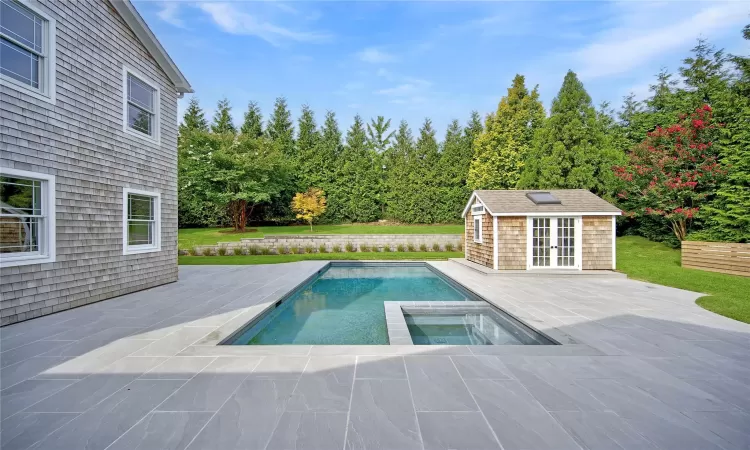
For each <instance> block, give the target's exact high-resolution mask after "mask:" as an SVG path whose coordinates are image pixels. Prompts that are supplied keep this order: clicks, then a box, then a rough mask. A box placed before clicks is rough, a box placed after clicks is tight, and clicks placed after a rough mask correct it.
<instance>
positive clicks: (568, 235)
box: [556, 217, 576, 267]
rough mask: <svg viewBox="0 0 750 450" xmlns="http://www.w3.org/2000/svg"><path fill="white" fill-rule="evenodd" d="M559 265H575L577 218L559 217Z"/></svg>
mask: <svg viewBox="0 0 750 450" xmlns="http://www.w3.org/2000/svg"><path fill="white" fill-rule="evenodd" d="M556 245H557V267H574V266H575V264H576V261H575V260H576V258H575V219H574V218H572V217H559V218H558V219H557V244H556Z"/></svg>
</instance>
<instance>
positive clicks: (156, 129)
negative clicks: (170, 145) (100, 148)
mask: <svg viewBox="0 0 750 450" xmlns="http://www.w3.org/2000/svg"><path fill="white" fill-rule="evenodd" d="M128 75H131V76H133V77H135V78H137V79H138V81H140V82H142V83H144V84H146V85H148V86H149V87H151V88H152V89H154V97H155V98H154V124H153V134H152V135H150V136H149V135H148V134H146V133H143V132H140V131H138V130H134V129H132V128H130V126H128ZM160 125H161V89H159V85H158V84H156V83H155V82H154V81H153V80H151V79H150V78H148V77H146V76H144V75H143V74H141V73H140V72H138V71H137V70H135V69H133V68H131V67H128V66H122V131H123V132H125V133H126V134H129V135H131V136H136V137H139V138H141V139H144V140H146V141H148V142H153V143H156V144H158V143H160V140H161V126H160Z"/></svg>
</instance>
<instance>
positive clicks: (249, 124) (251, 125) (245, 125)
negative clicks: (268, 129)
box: [240, 102, 263, 138]
mask: <svg viewBox="0 0 750 450" xmlns="http://www.w3.org/2000/svg"><path fill="white" fill-rule="evenodd" d="M240 133H242V134H244V135H245V136H249V137H253V138H259V137H261V136H263V115H262V114H261V112H260V107H259V106H258V104H257V103H255V102H250V104H249V105H247V112H245V120H244V122H242V127H240Z"/></svg>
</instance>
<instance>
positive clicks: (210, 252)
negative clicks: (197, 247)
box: [203, 248, 214, 256]
mask: <svg viewBox="0 0 750 450" xmlns="http://www.w3.org/2000/svg"><path fill="white" fill-rule="evenodd" d="M213 254H214V249H212V248H204V249H203V256H211V255H213Z"/></svg>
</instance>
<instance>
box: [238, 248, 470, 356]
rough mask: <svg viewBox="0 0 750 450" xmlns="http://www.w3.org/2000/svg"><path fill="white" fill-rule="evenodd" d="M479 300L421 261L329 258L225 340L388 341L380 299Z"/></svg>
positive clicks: (254, 342)
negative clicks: (314, 273)
mask: <svg viewBox="0 0 750 450" xmlns="http://www.w3.org/2000/svg"><path fill="white" fill-rule="evenodd" d="M466 300H472V301H476V300H481V299H480V298H478V297H477V296H475V295H474V294H472V293H471V292H469V291H468V290H466V289H463V288H461V286H459V285H458V284H456V283H454V282H453V281H451V280H449V279H447V278H445V277H443V276H442V275H440V274H438V273H437V272H435V271H433V270H432V269H431V268H430V267H429V266H427V265H426V264H424V263H382V264H378V263H358V264H356V263H354V264H352V263H332V264H331V265H329V266H328V268H327V269H325V270H324V271H323V272H321V273H320V274H319V275H318V276H317V277H315V278H314V279H312V280H310V281H309V282H308V283H306V284H304V285H302V286H301V287H299V288H297V289H296V290H295V291H293V292H292V293H291V295H290V296H288V297H287V298H286V299H283V300H282V301H280V302H278V303H277V304H276V307H275V308H274V309H273V310H271V311H269V312H267V313H266V314H264V315H263V316H261V317H260V318H258V319H257V320H255V321H254V322H251V323H250V324H248V326H246V327H245V329H244V330H241V331H240V332H239V333H237V334H236V337H235V338H232V339H231V342H229V343H231V344H239V345H243V344H250V345H273V344H311V345H340V344H357V345H359V344H381V345H388V330H387V328H386V321H385V312H384V307H383V302H384V301H409V302H425V301H432V302H435V301H451V302H455V301H466Z"/></svg>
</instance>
